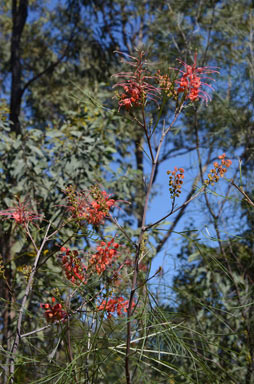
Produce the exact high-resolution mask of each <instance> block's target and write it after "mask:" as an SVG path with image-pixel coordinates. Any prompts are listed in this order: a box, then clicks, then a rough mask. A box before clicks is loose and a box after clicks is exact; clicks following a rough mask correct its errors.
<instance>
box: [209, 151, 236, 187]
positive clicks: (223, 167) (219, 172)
mask: <svg viewBox="0 0 254 384" xmlns="http://www.w3.org/2000/svg"><path fill="white" fill-rule="evenodd" d="M218 159H220V160H221V164H219V163H218V162H217V161H215V162H214V163H213V166H214V168H213V169H211V170H210V173H208V179H206V180H205V184H206V185H209V184H211V185H214V183H217V182H218V181H219V178H220V177H224V174H225V173H226V172H227V168H229V167H230V165H231V164H232V161H231V160H229V159H226V154H225V153H223V154H222V155H220V156H218Z"/></svg>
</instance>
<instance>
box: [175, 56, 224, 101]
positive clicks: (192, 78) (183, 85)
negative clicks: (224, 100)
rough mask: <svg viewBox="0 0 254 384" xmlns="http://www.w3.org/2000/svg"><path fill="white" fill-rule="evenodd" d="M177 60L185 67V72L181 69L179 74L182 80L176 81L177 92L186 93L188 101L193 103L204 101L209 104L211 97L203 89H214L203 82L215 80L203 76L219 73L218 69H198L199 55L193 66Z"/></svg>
mask: <svg viewBox="0 0 254 384" xmlns="http://www.w3.org/2000/svg"><path fill="white" fill-rule="evenodd" d="M177 60H178V61H179V62H180V63H181V64H182V65H183V66H184V70H181V69H179V73H180V74H181V78H180V80H176V83H177V84H178V88H177V92H178V93H181V92H184V93H185V97H186V99H189V100H191V101H196V100H198V99H203V100H205V102H206V104H207V103H208V101H210V100H211V97H210V95H209V94H208V93H207V92H205V91H204V90H202V87H203V86H206V87H209V88H210V89H211V90H214V89H213V87H212V86H211V85H210V84H207V83H204V82H203V81H202V80H203V79H208V80H212V81H215V80H214V79H212V78H210V77H208V76H203V74H209V73H219V71H217V70H216V69H217V67H209V66H206V67H197V53H195V56H194V64H193V65H188V64H186V63H185V62H184V61H182V60H180V59H177ZM213 68H216V69H213Z"/></svg>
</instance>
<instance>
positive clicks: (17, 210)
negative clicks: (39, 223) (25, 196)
mask: <svg viewBox="0 0 254 384" xmlns="http://www.w3.org/2000/svg"><path fill="white" fill-rule="evenodd" d="M0 216H7V218H8V219H14V220H15V221H16V223H18V224H21V225H24V224H28V223H29V222H33V221H34V220H39V219H40V218H41V217H42V216H41V215H38V214H37V213H36V212H34V211H33V210H32V209H30V205H29V203H27V202H24V203H22V202H21V201H18V203H17V204H16V205H15V206H14V207H12V208H8V209H4V210H2V211H0Z"/></svg>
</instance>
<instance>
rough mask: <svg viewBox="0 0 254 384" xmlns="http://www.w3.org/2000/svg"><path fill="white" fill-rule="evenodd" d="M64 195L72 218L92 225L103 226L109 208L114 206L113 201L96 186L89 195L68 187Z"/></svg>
mask: <svg viewBox="0 0 254 384" xmlns="http://www.w3.org/2000/svg"><path fill="white" fill-rule="evenodd" d="M65 193H66V195H67V199H68V203H69V205H68V206H67V209H68V210H69V211H70V212H71V214H72V217H73V218H75V219H79V220H86V221H87V222H88V223H89V224H93V225H99V224H103V222H104V219H105V217H106V216H108V214H109V210H110V208H111V207H113V206H114V205H115V200H113V199H111V198H110V195H108V194H107V192H105V191H101V190H100V189H99V188H98V187H97V186H94V187H91V188H90V191H89V193H85V192H79V193H78V192H76V191H75V190H74V189H73V187H72V186H70V187H68V188H67V189H66V191H65Z"/></svg>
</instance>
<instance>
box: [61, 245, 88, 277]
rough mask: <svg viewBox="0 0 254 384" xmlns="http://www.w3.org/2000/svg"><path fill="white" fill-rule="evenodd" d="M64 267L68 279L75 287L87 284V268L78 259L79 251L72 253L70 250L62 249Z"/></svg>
mask: <svg viewBox="0 0 254 384" xmlns="http://www.w3.org/2000/svg"><path fill="white" fill-rule="evenodd" d="M61 252H63V254H62V255H61V256H62V266H63V270H64V273H65V276H66V278H67V279H68V280H69V281H70V282H71V283H72V284H75V285H80V284H82V283H83V284H86V283H87V281H86V272H85V271H86V267H85V266H84V265H83V264H82V263H81V260H80V258H79V257H78V251H70V249H69V248H65V247H62V248H61Z"/></svg>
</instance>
